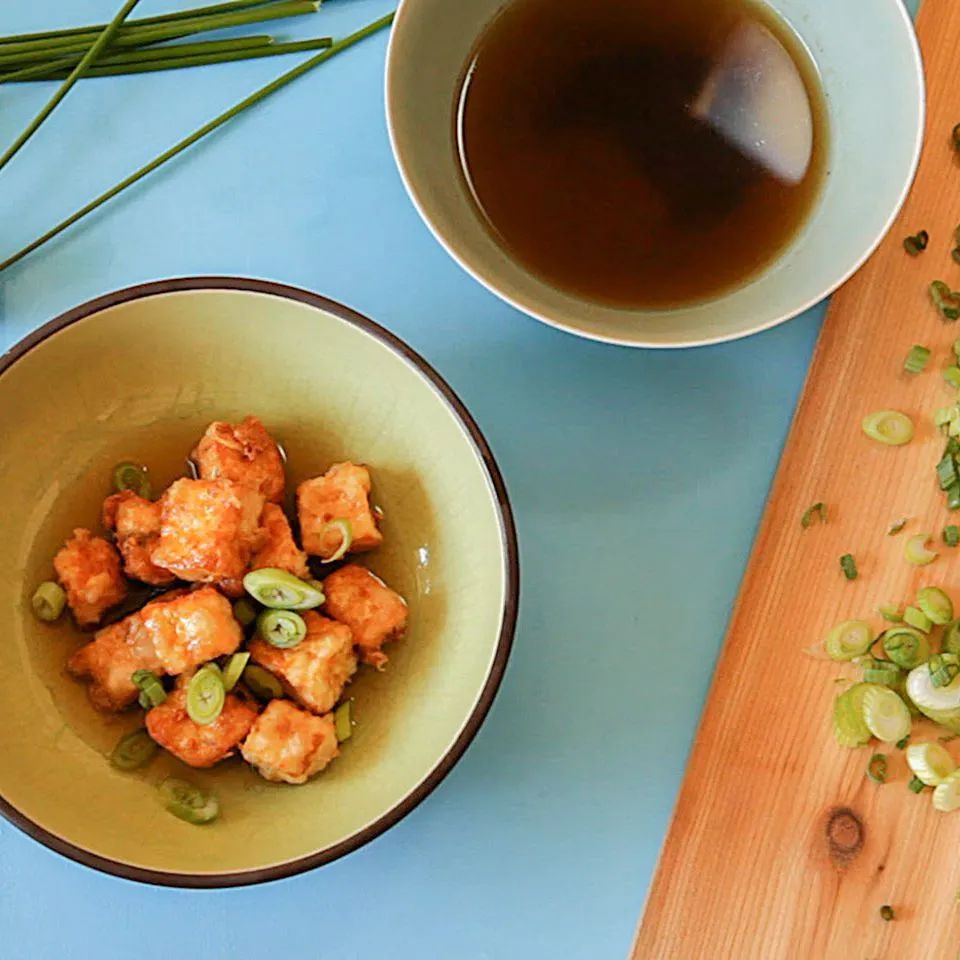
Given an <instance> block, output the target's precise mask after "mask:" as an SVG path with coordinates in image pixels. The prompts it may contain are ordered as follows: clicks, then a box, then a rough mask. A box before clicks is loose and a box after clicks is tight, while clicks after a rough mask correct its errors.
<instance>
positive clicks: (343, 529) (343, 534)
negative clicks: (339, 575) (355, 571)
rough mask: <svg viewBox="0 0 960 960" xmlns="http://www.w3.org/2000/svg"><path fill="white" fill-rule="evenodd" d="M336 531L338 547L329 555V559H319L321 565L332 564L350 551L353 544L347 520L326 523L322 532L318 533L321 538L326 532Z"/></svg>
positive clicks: (350, 527) (351, 530) (350, 528)
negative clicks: (338, 535)
mask: <svg viewBox="0 0 960 960" xmlns="http://www.w3.org/2000/svg"><path fill="white" fill-rule="evenodd" d="M334 530H336V531H337V532H338V533H339V534H340V546H339V547H337V549H336V550H335V551H334V552H333V553H332V554H330V556H329V557H325V558H323V559H321V561H320V562H321V563H333V562H334V561H335V560H339V559H340V558H341V557H345V556H346V555H347V551H348V550H349V549H350V545H351V544H352V543H353V527H352V526H351V524H350V521H349V520H332V521H331V522H330V523H328V524H327V525H326V526H325V527H324V528H323V530H321V531H320V533H321V536H322V535H324V534H326V533H327V531H334Z"/></svg>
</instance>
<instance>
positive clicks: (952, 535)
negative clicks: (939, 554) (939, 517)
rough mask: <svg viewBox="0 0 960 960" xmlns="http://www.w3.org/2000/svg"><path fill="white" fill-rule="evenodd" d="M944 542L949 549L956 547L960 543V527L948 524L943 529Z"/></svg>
mask: <svg viewBox="0 0 960 960" xmlns="http://www.w3.org/2000/svg"><path fill="white" fill-rule="evenodd" d="M943 542H944V543H945V544H946V545H947V546H948V547H955V546H956V545H957V544H958V543H960V527H958V526H957V525H956V524H955V523H951V524H948V525H947V526H945V527H944V528H943Z"/></svg>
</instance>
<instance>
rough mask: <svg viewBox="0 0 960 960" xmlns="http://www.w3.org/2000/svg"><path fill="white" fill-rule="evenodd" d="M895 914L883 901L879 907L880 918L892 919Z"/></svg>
mask: <svg viewBox="0 0 960 960" xmlns="http://www.w3.org/2000/svg"><path fill="white" fill-rule="evenodd" d="M895 916H896V914H895V913H894V912H893V907H891V906H890V904H889V903H885V904H884V905H883V906H882V907H881V908H880V917H881V919H883V920H887V921H890V920H893V919H894V917H895Z"/></svg>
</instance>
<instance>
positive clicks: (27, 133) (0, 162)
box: [0, 0, 140, 170]
mask: <svg viewBox="0 0 960 960" xmlns="http://www.w3.org/2000/svg"><path fill="white" fill-rule="evenodd" d="M139 2H140V0H126V2H125V3H124V4H123V6H122V7H121V8H120V9H119V10H118V11H117V15H116V16H115V17H114V18H113V19H112V20H111V21H110V23H109V24H108V25H107V28H106V29H105V30H104V31H103V33H101V34H100V36H99V37H98V38H97V41H96V43H94V44H93V46H91V47H90V49H89V50H88V51H87V52H86V54H85V55H84V57H83V59H82V60H81V61H80V62H79V63H78V64H77V65H76V66H75V67H74V68H73V72H72V73H71V74H70V75H69V76H68V77H67V78H66V80H64V81H63V83H62V84H60V86H59V88H58V89H57V92H56V93H55V94H54V95H53V96H52V97H51V98H50V99H49V100H48V101H47V102H46V104H45V105H44V107H43V108H42V109H41V110H40V112H39V113H38V114H37V115H36V116H35V117H34V118H33V120H31V121H30V123H29V124H28V125H27V129H26V130H24V131H23V133H21V134H20V136H19V137H17V139H16V140H14V141H13V143H12V144H11V145H10V146H9V148H8V149H7V151H6V152H5V153H4V154H3V156H0V170H2V169H3V168H4V167H5V166H6V165H7V164H8V163H9V162H10V161H11V160H12V159H13V158H14V157H15V156H16V155H17V153H18V152H19V150H20V149H21V147H23V145H24V144H25V143H26V142H27V141H28V140H29V139H30V138H31V137H32V136H33V135H34V134H35V133H36V132H37V131H38V130H39V129H40V125H41V124H42V123H43V121H44V120H46V119H47V117H49V116H50V114H51V113H53V111H54V110H56V108H57V106H58V105H59V104H60V102H61V101H62V100H63V98H64V97H65V96H66V95H67V94H68V93H69V92H70V91H71V90H72V89H73V85H74V84H75V83H76V82H77V81H78V80H79V79H80V77H82V76H83V74H84V72H85V71H86V69H87V67H89V66H90V64H92V63H93V61H94V60H96V59H97V57H99V56H100V54H101V53H102V52H103V50H104V49H105V48H106V46H107V44H108V43H110V41H111V40H112V39H113V37H114V35H115V34H116V32H117V30H118V29H119V27H120V24H121V23H123V21H124V20H125V19H126V16H127V14H128V13H129V12H130V11H131V10H132V9H133V8H134V7H135V6H136V5H137V4H138V3H139Z"/></svg>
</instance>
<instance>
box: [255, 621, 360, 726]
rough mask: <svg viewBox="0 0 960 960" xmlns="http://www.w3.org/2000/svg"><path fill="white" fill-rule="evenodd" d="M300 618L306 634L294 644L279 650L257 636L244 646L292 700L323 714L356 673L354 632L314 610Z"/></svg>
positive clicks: (337, 698) (338, 697) (336, 699)
mask: <svg viewBox="0 0 960 960" xmlns="http://www.w3.org/2000/svg"><path fill="white" fill-rule="evenodd" d="M303 619H304V620H305V621H306V623H307V636H306V639H304V640H301V641H300V643H298V644H297V645H296V646H295V647H289V648H287V649H285V650H281V649H279V648H278V647H272V646H270V644H269V643H267V642H266V640H264V639H263V638H262V637H259V636H257V637H255V638H254V639H253V640H252V641H251V642H250V643H249V644H248V646H247V649H248V650H249V651H250V656H251V658H252V659H253V661H254V663H259V664H260V666H262V667H264V668H266V669H267V670H269V671H270V672H271V673H272V674H274V675H275V676H276V678H277V679H278V680H279V681H280V682H281V683H282V684H283V686H284V689H285V690H286V691H287V693H288V694H289V695H290V696H291V697H293V699H294V700H296V701H297V702H298V703H299V704H301V705H302V706H304V707H307V709H309V710H312V711H313V712H314V713H326V712H327V711H328V710H329V709H330V708H331V707H332V706H333V705H334V704H335V703H336V702H337V701H338V700H339V699H340V694H341V693H343V688H344V686H345V685H346V683H347V681H348V680H349V679H350V678H351V677H352V676H353V674H354V673H355V672H356V669H357V658H356V656H355V654H354V652H353V635H352V634H351V633H350V628H349V627H347V626H345V625H344V624H342V623H336V622H335V621H333V620H328V619H327V618H326V617H321V616H320V614H318V613H315V612H314V611H313V610H307V611H306V612H305V613H304V614H303Z"/></svg>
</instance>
